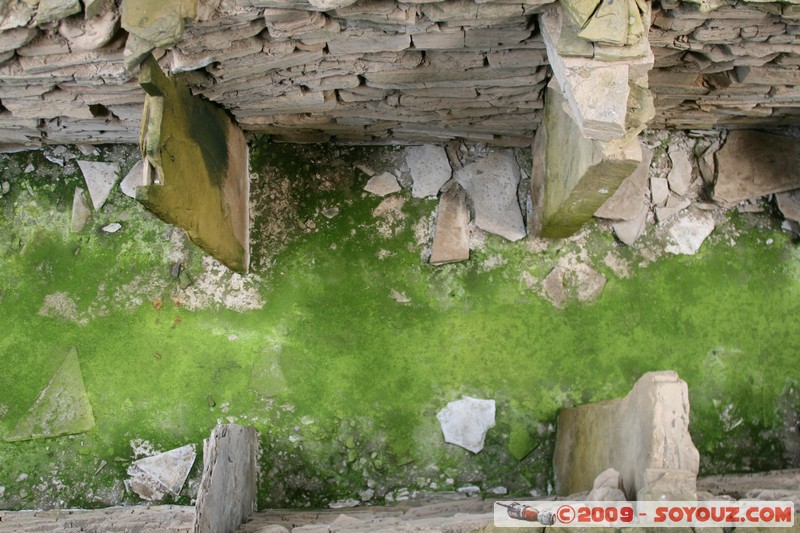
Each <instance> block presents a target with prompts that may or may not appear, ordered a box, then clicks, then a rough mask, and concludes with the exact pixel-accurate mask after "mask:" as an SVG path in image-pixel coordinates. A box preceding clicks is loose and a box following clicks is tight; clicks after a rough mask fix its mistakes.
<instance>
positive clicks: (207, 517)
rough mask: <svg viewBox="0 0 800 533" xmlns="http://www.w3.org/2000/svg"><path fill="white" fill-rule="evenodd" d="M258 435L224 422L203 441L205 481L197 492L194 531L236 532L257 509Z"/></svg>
mask: <svg viewBox="0 0 800 533" xmlns="http://www.w3.org/2000/svg"><path fill="white" fill-rule="evenodd" d="M257 460H258V435H257V433H256V430H255V428H253V427H245V426H240V425H237V424H225V425H220V426H217V427H216V428H214V431H212V432H211V436H210V437H209V438H208V439H206V440H205V441H204V442H203V480H202V482H201V484H200V489H199V490H198V492H197V505H196V513H195V521H194V532H195V533H216V532H219V531H235V530H237V529H238V528H239V526H240V525H241V524H242V523H244V522H245V521H246V520H247V518H248V517H249V516H250V514H251V513H253V511H255V510H256V488H257V481H258V462H257Z"/></svg>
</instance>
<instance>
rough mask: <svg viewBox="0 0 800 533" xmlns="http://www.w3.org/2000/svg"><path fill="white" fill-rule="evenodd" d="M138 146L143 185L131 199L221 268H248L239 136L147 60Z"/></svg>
mask: <svg viewBox="0 0 800 533" xmlns="http://www.w3.org/2000/svg"><path fill="white" fill-rule="evenodd" d="M139 83H140V84H141V86H142V87H143V88H144V90H145V91H146V92H147V97H146V100H145V106H144V117H143V118H142V131H141V134H140V147H141V150H142V155H143V156H144V163H145V164H144V173H145V179H144V183H146V184H147V185H144V186H141V187H138V188H137V190H136V199H137V200H139V201H140V202H141V203H142V204H144V206H145V207H147V209H149V210H150V211H152V212H153V213H154V214H155V215H157V216H158V217H159V218H161V219H162V220H164V221H165V222H168V223H170V224H174V225H176V226H179V227H181V228H183V229H185V230H186V233H187V234H188V235H189V238H190V239H191V240H192V242H194V243H195V244H197V245H198V246H200V248H202V249H203V250H205V251H206V252H207V253H208V254H209V255H212V256H213V257H215V258H216V259H218V260H219V261H221V262H222V263H224V264H225V265H226V266H227V267H228V268H231V269H233V270H236V271H239V272H247V269H248V265H249V262H250V218H249V205H250V204H249V202H250V174H249V156H248V148H247V143H246V142H245V139H244V134H243V133H242V131H241V130H240V129H239V127H238V126H237V125H236V124H235V123H234V122H233V121H232V120H231V119H230V117H228V115H227V113H225V110H223V109H222V108H221V107H219V106H217V105H216V104H213V103H211V102H209V101H207V100H204V99H202V98H200V97H199V96H193V95H192V94H191V93H190V92H189V89H188V88H186V86H184V85H183V84H182V83H181V82H180V81H178V80H176V79H174V78H171V77H167V76H166V75H164V73H163V72H161V68H160V67H159V65H158V63H157V62H156V61H155V59H154V58H153V57H152V56H150V57H149V58H148V59H147V60H146V61H145V62H144V63H143V64H142V67H141V71H140V73H139Z"/></svg>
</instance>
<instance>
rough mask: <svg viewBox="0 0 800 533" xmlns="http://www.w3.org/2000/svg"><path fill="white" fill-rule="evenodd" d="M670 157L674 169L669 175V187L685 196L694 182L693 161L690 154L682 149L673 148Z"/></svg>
mask: <svg viewBox="0 0 800 533" xmlns="http://www.w3.org/2000/svg"><path fill="white" fill-rule="evenodd" d="M669 159H670V161H671V162H672V169H671V170H670V171H669V175H667V181H668V182H669V188H670V189H672V192H674V193H675V194H678V195H680V196H683V195H685V194H686V192H687V191H688V190H689V185H691V183H692V162H691V161H690V160H689V154H688V153H686V152H685V151H684V150H681V149H677V150H672V151H670V153H669Z"/></svg>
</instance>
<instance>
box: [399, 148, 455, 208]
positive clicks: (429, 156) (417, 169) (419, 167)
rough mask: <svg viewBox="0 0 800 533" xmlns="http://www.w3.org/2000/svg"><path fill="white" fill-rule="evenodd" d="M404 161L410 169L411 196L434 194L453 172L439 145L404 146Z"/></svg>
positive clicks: (420, 196)
mask: <svg viewBox="0 0 800 533" xmlns="http://www.w3.org/2000/svg"><path fill="white" fill-rule="evenodd" d="M406 163H408V168H409V169H410V170H411V179H412V181H413V185H412V186H411V196H413V197H414V198H427V197H428V196H436V195H437V194H439V189H441V188H442V185H444V184H445V183H447V182H448V181H449V180H450V176H452V174H453V171H452V169H451V168H450V161H449V160H448V159H447V152H445V149H444V148H443V147H441V146H434V145H432V144H426V145H423V146H410V147H408V148H406Z"/></svg>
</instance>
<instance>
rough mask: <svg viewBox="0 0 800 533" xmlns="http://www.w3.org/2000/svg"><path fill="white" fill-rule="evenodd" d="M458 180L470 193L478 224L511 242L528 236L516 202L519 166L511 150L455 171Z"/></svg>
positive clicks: (497, 153) (493, 153)
mask: <svg viewBox="0 0 800 533" xmlns="http://www.w3.org/2000/svg"><path fill="white" fill-rule="evenodd" d="M455 179H456V181H458V183H460V184H461V186H462V187H464V189H465V190H466V191H467V194H469V197H470V199H471V200H472V205H473V208H474V210H475V225H477V226H478V227H479V228H480V229H482V230H484V231H488V232H489V233H494V234H495V235H500V236H501V237H504V238H506V239H508V240H509V241H518V240H519V239H522V238H523V237H525V234H526V233H525V224H524V223H523V221H522V213H521V212H520V209H519V203H518V201H517V187H518V185H519V180H520V172H519V166H518V165H517V160H516V159H514V154H513V153H512V152H511V151H510V150H506V151H502V152H492V153H490V154H489V155H487V156H486V157H484V158H483V159H481V160H479V161H476V162H475V163H471V164H469V165H467V166H465V167H464V168H462V169H460V170H458V171H456V173H455Z"/></svg>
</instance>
